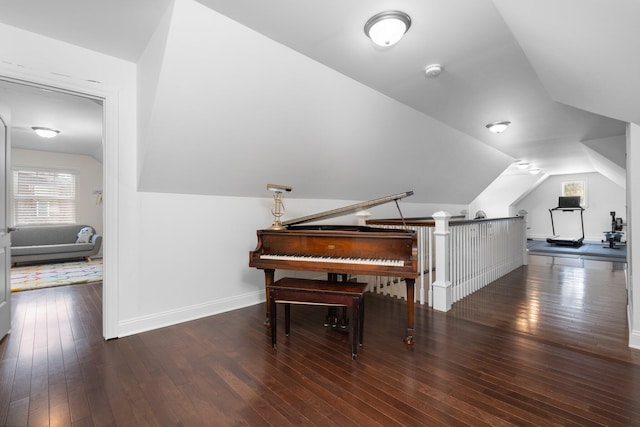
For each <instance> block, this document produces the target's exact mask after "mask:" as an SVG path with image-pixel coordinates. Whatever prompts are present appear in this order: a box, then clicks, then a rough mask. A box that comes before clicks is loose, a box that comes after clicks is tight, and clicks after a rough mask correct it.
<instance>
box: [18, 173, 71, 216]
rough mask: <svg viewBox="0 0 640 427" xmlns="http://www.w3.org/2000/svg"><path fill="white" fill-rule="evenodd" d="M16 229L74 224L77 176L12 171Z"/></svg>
mask: <svg viewBox="0 0 640 427" xmlns="http://www.w3.org/2000/svg"><path fill="white" fill-rule="evenodd" d="M13 220H14V223H15V225H17V226H20V225H38V224H73V223H75V222H76V174H75V173H73V172H68V171H47V170H29V169H19V170H14V171H13Z"/></svg>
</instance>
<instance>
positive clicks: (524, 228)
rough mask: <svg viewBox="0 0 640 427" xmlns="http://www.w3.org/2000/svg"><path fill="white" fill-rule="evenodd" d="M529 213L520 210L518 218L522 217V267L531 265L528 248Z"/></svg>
mask: <svg viewBox="0 0 640 427" xmlns="http://www.w3.org/2000/svg"><path fill="white" fill-rule="evenodd" d="M528 214H529V212H527V211H525V210H524V209H520V210H519V211H518V216H521V217H522V234H523V236H522V240H523V246H524V247H523V248H522V265H529V249H528V248H527V229H528V219H529V218H528V217H527V215H528Z"/></svg>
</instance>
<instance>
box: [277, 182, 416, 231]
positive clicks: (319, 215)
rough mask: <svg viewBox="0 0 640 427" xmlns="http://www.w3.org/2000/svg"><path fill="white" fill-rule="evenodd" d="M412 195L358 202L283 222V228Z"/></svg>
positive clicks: (411, 192) (406, 193)
mask: <svg viewBox="0 0 640 427" xmlns="http://www.w3.org/2000/svg"><path fill="white" fill-rule="evenodd" d="M411 195H413V191H407V192H404V193H398V194H392V195H391V196H386V197H380V198H377V199H373V200H368V201H366V202H360V203H356V204H353V205H349V206H345V207H342V208H337V209H332V210H328V211H324V212H320V213H316V214H312V215H307V216H303V217H300V218H295V219H291V220H289V221H283V222H282V225H283V226H285V227H286V226H289V225H296V224H302V223H305V222H309V221H314V220H320V219H329V218H335V217H338V216H341V215H346V214H349V213H353V212H358V211H361V210H362V209H366V208H371V207H373V206H378V205H382V204H385V203H389V202H397V201H398V200H400V199H403V198H405V197H408V196H411Z"/></svg>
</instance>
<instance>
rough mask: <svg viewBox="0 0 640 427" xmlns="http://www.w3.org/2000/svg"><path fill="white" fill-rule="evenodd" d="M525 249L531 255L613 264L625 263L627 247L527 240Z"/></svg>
mask: <svg viewBox="0 0 640 427" xmlns="http://www.w3.org/2000/svg"><path fill="white" fill-rule="evenodd" d="M527 249H528V250H529V253H530V254H532V255H549V256H560V255H566V256H573V257H578V258H585V259H602V260H607V261H613V262H626V258H627V247H626V246H625V245H622V246H621V247H619V248H618V249H612V248H609V247H608V245H607V244H605V243H602V244H595V243H585V244H583V245H582V246H578V247H574V246H563V245H552V244H549V243H547V242H546V241H544V240H528V241H527Z"/></svg>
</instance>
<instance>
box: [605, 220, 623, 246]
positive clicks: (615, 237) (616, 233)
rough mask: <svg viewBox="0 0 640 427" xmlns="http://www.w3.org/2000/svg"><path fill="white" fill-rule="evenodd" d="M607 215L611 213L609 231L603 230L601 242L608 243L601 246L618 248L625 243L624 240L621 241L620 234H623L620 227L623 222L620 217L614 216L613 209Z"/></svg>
mask: <svg viewBox="0 0 640 427" xmlns="http://www.w3.org/2000/svg"><path fill="white" fill-rule="evenodd" d="M609 215H611V231H603V233H604V240H603V241H602V243H605V242H606V243H608V245H607V246H603V248H611V249H619V248H620V247H621V246H622V245H625V244H626V242H623V241H622V236H623V235H624V233H623V232H622V227H623V226H624V223H623V222H622V218H616V213H615V211H614V212H609Z"/></svg>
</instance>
